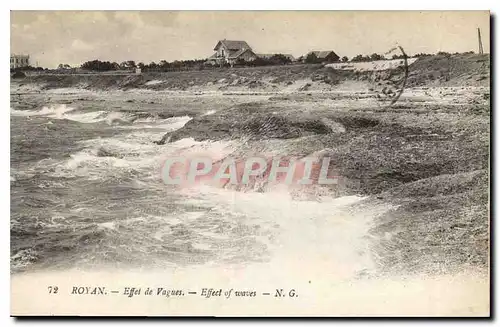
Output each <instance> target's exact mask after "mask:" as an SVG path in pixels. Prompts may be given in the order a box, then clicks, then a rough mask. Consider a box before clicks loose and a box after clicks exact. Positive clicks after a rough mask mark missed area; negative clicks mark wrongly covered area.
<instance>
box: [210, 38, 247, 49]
mask: <svg viewBox="0 0 500 327" xmlns="http://www.w3.org/2000/svg"><path fill="white" fill-rule="evenodd" d="M220 44H223V45H224V46H225V47H226V48H227V49H229V50H241V49H252V48H251V47H250V46H249V45H248V43H246V42H245V41H234V40H219V42H217V44H216V45H215V48H214V50H217V49H218V48H219V45H220Z"/></svg>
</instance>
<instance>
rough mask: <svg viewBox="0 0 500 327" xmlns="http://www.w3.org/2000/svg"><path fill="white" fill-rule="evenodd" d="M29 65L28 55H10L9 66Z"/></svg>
mask: <svg viewBox="0 0 500 327" xmlns="http://www.w3.org/2000/svg"><path fill="white" fill-rule="evenodd" d="M29 65H30V56H29V55H16V54H11V55H10V68H20V67H28V66H29Z"/></svg>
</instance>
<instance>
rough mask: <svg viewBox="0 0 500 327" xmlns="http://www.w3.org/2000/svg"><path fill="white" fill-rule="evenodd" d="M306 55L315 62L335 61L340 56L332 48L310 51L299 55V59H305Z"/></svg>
mask: <svg viewBox="0 0 500 327" xmlns="http://www.w3.org/2000/svg"><path fill="white" fill-rule="evenodd" d="M308 57H309V58H311V59H310V60H311V61H313V62H317V63H323V62H337V61H339V59H340V57H339V56H338V55H337V54H336V53H335V52H334V51H333V50H327V51H310V52H309V53H307V54H306V55H305V56H303V57H301V59H302V60H303V61H306V60H307V58H308Z"/></svg>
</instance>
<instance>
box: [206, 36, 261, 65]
mask: <svg viewBox="0 0 500 327" xmlns="http://www.w3.org/2000/svg"><path fill="white" fill-rule="evenodd" d="M214 51H215V53H214V54H213V55H212V56H210V57H209V58H208V59H207V61H208V62H209V63H212V64H224V63H228V64H230V65H231V66H232V65H233V64H234V63H236V62H237V61H238V60H244V61H253V60H255V59H257V55H256V54H255V52H253V50H252V48H251V47H250V46H249V45H248V43H246V42H245V41H232V40H226V39H224V40H220V41H219V42H217V44H216V45H215V47H214Z"/></svg>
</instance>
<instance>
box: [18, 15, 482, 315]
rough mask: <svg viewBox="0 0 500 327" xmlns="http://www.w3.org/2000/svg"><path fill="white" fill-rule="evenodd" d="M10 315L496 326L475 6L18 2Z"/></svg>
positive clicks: (479, 26)
mask: <svg viewBox="0 0 500 327" xmlns="http://www.w3.org/2000/svg"><path fill="white" fill-rule="evenodd" d="M10 20H11V21H10V26H11V30H10V33H11V40H10V48H11V51H10V52H11V55H10V71H11V72H10V74H11V77H10V133H11V139H10V204H11V211H10V244H11V247H10V274H11V315H13V316H32V315H56V316H67V315H71V316H74V315H81V316H215V317H227V316H232V317H234V316H236V317H247V316H257V317H299V316H300V317H319V316H322V317H381V316H382V317H401V316H412V317H418V316H425V317H450V316H473V317H489V316H490V227H489V226H490V224H489V222H490V190H489V183H490V182H489V181H490V177H489V176H490V114H491V108H490V83H491V75H490V46H491V45H490V12H489V11H486V10H485V11H386V12H384V11H11V15H10Z"/></svg>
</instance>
